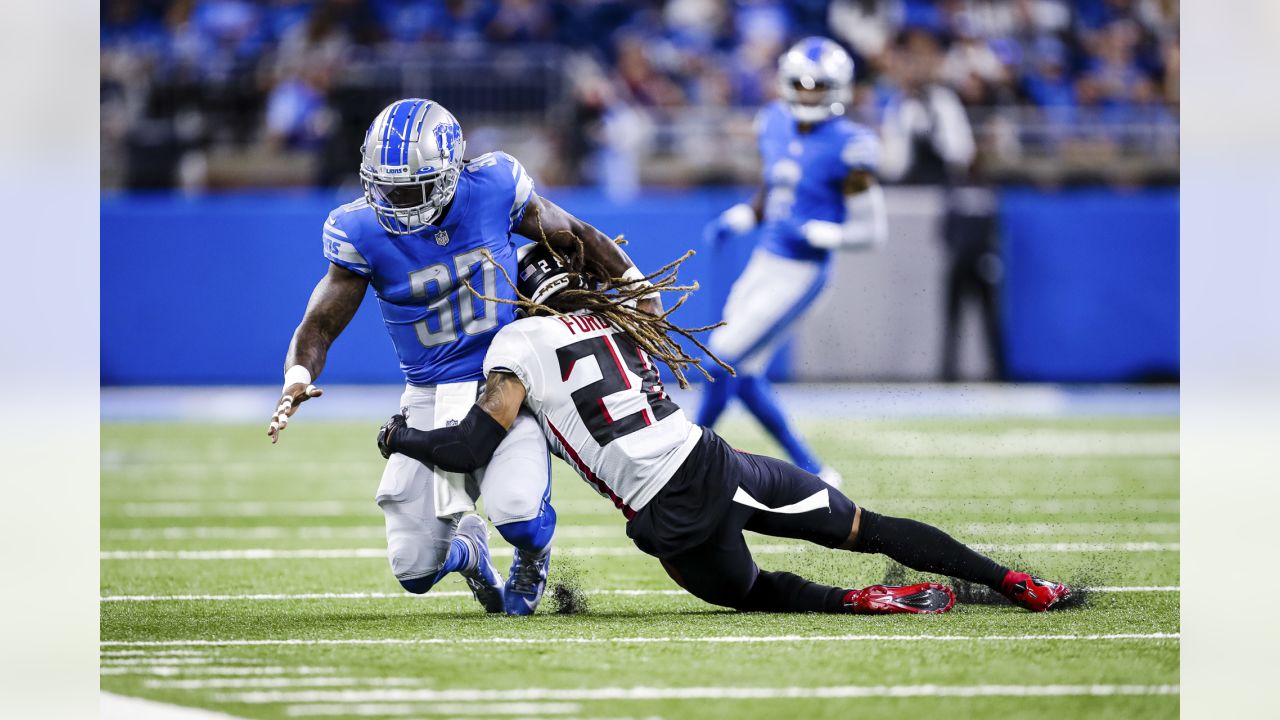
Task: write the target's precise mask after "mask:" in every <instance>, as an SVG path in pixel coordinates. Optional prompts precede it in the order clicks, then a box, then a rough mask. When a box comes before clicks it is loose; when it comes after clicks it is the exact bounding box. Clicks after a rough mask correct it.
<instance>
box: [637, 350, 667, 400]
mask: <svg viewBox="0 0 1280 720" xmlns="http://www.w3.org/2000/svg"><path fill="white" fill-rule="evenodd" d="M636 355H638V356H639V357H640V364H641V365H643V366H644V369H645V370H653V375H654V377H656V378H657V381H656V382H655V383H654V384H653V389H654V390H657V391H658V399H659V400H666V399H667V393H666V392H665V391H664V390H663V388H662V371H661V370H659V369H658V366H657V365H650V364H649V356H648V355H645V354H644V351H643V350H641V349H640V348H636Z"/></svg>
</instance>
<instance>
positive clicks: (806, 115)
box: [779, 75, 849, 123]
mask: <svg viewBox="0 0 1280 720" xmlns="http://www.w3.org/2000/svg"><path fill="white" fill-rule="evenodd" d="M779 86H780V87H779V94H780V95H781V96H782V99H783V100H785V101H786V102H787V106H788V107H789V108H790V110H791V116H792V117H794V118H795V119H796V121H798V122H802V123H819V122H822V121H823V120H826V119H827V118H830V117H834V116H836V115H843V114H844V112H845V107H846V106H847V105H848V102H849V97H848V95H849V92H848V89H847V88H841V87H839V86H837V85H835V84H834V83H831V82H829V81H827V80H823V79H820V78H814V77H811V76H807V75H806V76H801V77H798V78H793V79H790V81H788V80H787V79H786V78H783V79H780V81H779Z"/></svg>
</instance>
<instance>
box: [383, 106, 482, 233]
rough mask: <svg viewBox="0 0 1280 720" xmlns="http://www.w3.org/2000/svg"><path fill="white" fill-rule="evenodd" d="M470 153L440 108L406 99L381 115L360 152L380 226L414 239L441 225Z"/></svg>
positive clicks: (458, 128)
mask: <svg viewBox="0 0 1280 720" xmlns="http://www.w3.org/2000/svg"><path fill="white" fill-rule="evenodd" d="M466 147H467V143H466V141H465V140H463V138H462V126H461V125H459V124H458V121H457V120H456V119H455V118H454V117H453V114H452V113H450V112H449V111H448V110H446V109H444V107H443V106H442V105H440V104H439V103H435V102H432V101H430V100H423V99H421V98H408V99H405V100H398V101H396V102H394V103H391V104H390V105H388V106H387V107H386V108H384V109H383V110H382V112H380V113H378V117H376V118H374V120H373V124H372V125H370V126H369V130H368V131H367V132H365V135H364V144H363V145H361V146H360V154H361V156H362V158H361V163H360V184H361V185H362V186H363V187H364V196H365V199H366V200H368V201H369V205H370V207H372V208H373V210H374V212H375V213H376V214H377V217H378V224H379V225H381V226H382V228H383V229H384V230H386V231H387V232H389V233H391V234H393V235H411V234H413V233H416V232H419V231H420V230H422V229H423V228H424V227H426V226H427V225H430V224H432V223H434V222H435V221H436V220H438V219H440V216H441V215H442V214H443V213H444V209H445V208H446V207H447V206H448V205H449V201H451V200H453V194H454V191H455V190H457V188H458V174H459V173H460V172H461V171H462V155H463V153H464V152H465V151H466Z"/></svg>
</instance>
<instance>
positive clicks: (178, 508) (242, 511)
mask: <svg viewBox="0 0 1280 720" xmlns="http://www.w3.org/2000/svg"><path fill="white" fill-rule="evenodd" d="M854 499H855V500H858V501H860V504H862V505H865V506H867V507H876V508H878V509H881V510H885V511H886V512H887V511H888V510H889V509H891V508H892V509H894V510H895V511H898V512H902V511H906V510H911V511H916V512H950V513H964V512H972V511H976V512H982V513H1003V512H1016V513H1028V514H1035V513H1039V514H1046V515H1056V514H1076V513H1090V512H1103V513H1121V512H1123V513H1138V514H1151V513H1176V512H1178V506H1179V503H1178V500H1177V499H1175V498H1122V497H1121V498H1101V497H1091V498H1079V497H1074V498H1062V499H1052V498H1048V499H1032V498H1016V497H1006V496H984V497H974V496H964V497H942V496H931V497H922V496H914V497H911V496H906V497H884V498H875V497H860V498H854ZM552 504H553V505H555V507H556V510H557V511H559V512H560V513H561V514H585V515H599V516H601V517H620V516H619V515H617V513H616V512H615V511H613V510H612V509H611V508H610V507H609V505H608V503H607V502H606V501H604V500H603V499H601V500H596V499H591V498H583V499H577V500H559V501H557V500H555V499H554V498H553V499H552ZM102 508H103V510H104V511H105V512H104V516H105V517H107V518H112V517H114V516H125V517H139V518H141V517H202V516H211V517H334V516H339V517H344V516H353V517H361V516H363V517H372V518H376V517H378V510H377V508H376V506H375V505H374V502H373V499H372V498H370V499H369V500H367V501H365V500H305V501H288V500H271V501H266V500H237V501H231V500H150V501H136V502H118V501H111V500H106V501H103V502H102ZM619 523H621V520H619ZM106 524H107V525H110V524H111V523H110V522H109V521H108V522H107V523H106Z"/></svg>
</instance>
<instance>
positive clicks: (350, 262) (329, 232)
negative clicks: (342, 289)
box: [322, 210, 373, 277]
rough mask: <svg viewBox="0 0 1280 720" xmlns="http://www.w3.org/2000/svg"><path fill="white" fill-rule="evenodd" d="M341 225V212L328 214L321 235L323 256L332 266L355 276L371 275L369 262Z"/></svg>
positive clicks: (336, 211)
mask: <svg viewBox="0 0 1280 720" xmlns="http://www.w3.org/2000/svg"><path fill="white" fill-rule="evenodd" d="M342 225H343V223H342V214H341V210H335V211H333V212H332V213H330V214H329V219H328V220H325V221H324V231H323V233H322V237H323V240H324V256H325V257H326V258H328V260H329V262H331V263H333V264H334V265H337V266H339V267H343V268H346V269H347V270H350V271H351V272H353V273H355V274H357V275H363V276H364V277H369V276H370V275H371V274H373V270H372V268H370V267H369V261H368V260H366V259H365V258H364V256H363V255H361V254H360V251H359V250H357V249H356V246H355V243H353V242H352V240H351V238H350V236H349V235H348V233H347V230H346V229H345V228H343V226H342Z"/></svg>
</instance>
